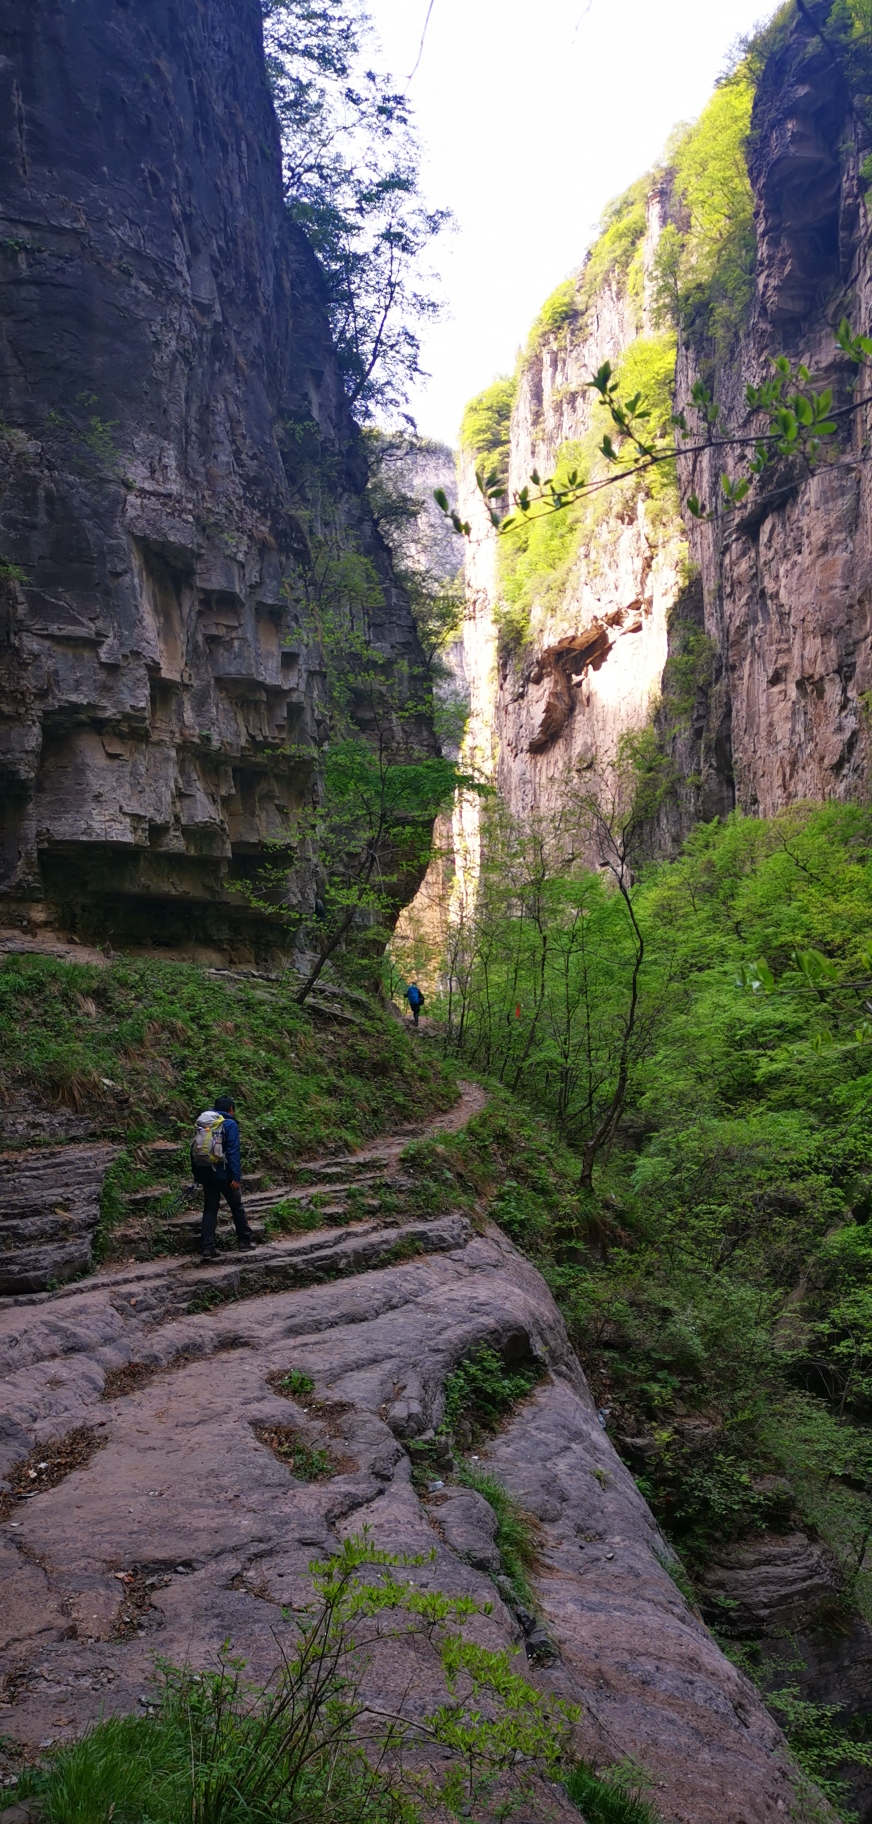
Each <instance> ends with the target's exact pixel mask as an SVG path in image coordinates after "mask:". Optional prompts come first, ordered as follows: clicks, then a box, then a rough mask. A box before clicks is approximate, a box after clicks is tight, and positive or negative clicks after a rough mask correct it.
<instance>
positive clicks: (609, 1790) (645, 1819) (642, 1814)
mask: <svg viewBox="0 0 872 1824" xmlns="http://www.w3.org/2000/svg"><path fill="white" fill-rule="evenodd" d="M566 1791H567V1793H568V1795H569V1797H570V1799H571V1800H572V1802H573V1805H577V1806H578V1809H579V1811H581V1812H583V1813H584V1817H585V1820H586V1824H657V1818H658V1813H657V1812H656V1811H655V1810H654V1808H653V1806H652V1805H649V1804H648V1802H647V1800H646V1799H643V1798H642V1797H641V1795H640V1794H639V1792H637V1791H634V1790H633V1789H632V1788H631V1787H627V1786H626V1785H624V1784H623V1783H622V1782H613V1781H610V1780H608V1779H605V1780H604V1779H602V1778H601V1777H600V1776H599V1775H598V1774H596V1773H594V1770H593V1768H592V1767H589V1766H587V1764H586V1763H585V1762H582V1763H581V1764H580V1766H578V1767H576V1768H574V1769H573V1771H572V1773H571V1774H570V1776H569V1779H568V1780H567V1781H566Z"/></svg>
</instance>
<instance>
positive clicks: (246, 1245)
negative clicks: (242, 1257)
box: [236, 1235, 257, 1254]
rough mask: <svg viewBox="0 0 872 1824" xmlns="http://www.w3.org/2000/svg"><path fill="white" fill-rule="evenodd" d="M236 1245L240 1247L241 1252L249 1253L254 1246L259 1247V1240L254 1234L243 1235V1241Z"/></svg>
mask: <svg viewBox="0 0 872 1824" xmlns="http://www.w3.org/2000/svg"><path fill="white" fill-rule="evenodd" d="M236 1246H237V1247H238V1249H239V1252H240V1254H248V1253H250V1252H251V1249H252V1248H256V1247H257V1242H256V1241H255V1239H254V1236H253V1235H243V1237H242V1239H241V1241H238V1242H237V1243H236Z"/></svg>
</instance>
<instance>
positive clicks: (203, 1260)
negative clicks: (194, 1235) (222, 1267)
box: [194, 1248, 220, 1267]
mask: <svg viewBox="0 0 872 1824" xmlns="http://www.w3.org/2000/svg"><path fill="white" fill-rule="evenodd" d="M219 1258H220V1256H219V1253H218V1249H217V1248H207V1249H206V1252H205V1253H204V1254H198V1255H197V1259H196V1261H195V1263H194V1264H195V1265H196V1266H198V1267H206V1266H208V1265H209V1262H210V1261H211V1260H218V1259H219Z"/></svg>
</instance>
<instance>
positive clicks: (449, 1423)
mask: <svg viewBox="0 0 872 1824" xmlns="http://www.w3.org/2000/svg"><path fill="white" fill-rule="evenodd" d="M541 1378H542V1369H541V1368H540V1367H539V1365H538V1363H535V1362H531V1363H529V1364H524V1365H523V1366H521V1367H518V1368H516V1369H514V1370H512V1369H509V1368H507V1367H506V1364H505V1363H504V1362H503V1361H502V1360H501V1358H500V1357H499V1356H498V1355H497V1354H496V1351H495V1350H493V1349H489V1348H488V1346H487V1344H486V1343H485V1344H483V1345H482V1347H481V1348H480V1349H479V1350H478V1351H477V1352H476V1354H475V1355H473V1356H470V1358H469V1360H468V1361H466V1362H461V1363H460V1366H459V1367H457V1368H455V1369H454V1370H453V1371H452V1373H451V1374H449V1375H448V1377H447V1379H446V1382H445V1416H444V1419H443V1424H444V1426H445V1429H446V1431H454V1430H455V1429H456V1427H457V1425H458V1424H459V1423H460V1421H461V1420H465V1421H466V1423H467V1424H468V1425H470V1426H471V1427H472V1429H473V1431H474V1432H488V1431H493V1430H494V1429H495V1428H496V1426H497V1425H498V1424H499V1422H500V1420H501V1419H502V1418H503V1417H504V1416H505V1414H506V1413H507V1412H508V1411H509V1408H510V1407H511V1406H514V1405H515V1403H516V1402H517V1401H518V1400H521V1399H523V1398H524V1396H525V1395H526V1394H528V1393H529V1392H530V1391H531V1389H532V1388H533V1387H535V1385H536V1382H537V1381H539V1380H541Z"/></svg>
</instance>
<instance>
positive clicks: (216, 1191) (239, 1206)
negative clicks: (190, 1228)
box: [200, 1176, 251, 1254]
mask: <svg viewBox="0 0 872 1824" xmlns="http://www.w3.org/2000/svg"><path fill="white" fill-rule="evenodd" d="M222 1197H223V1198H224V1201H225V1203H227V1204H229V1206H230V1214H231V1216H232V1217H233V1226H234V1228H235V1229H236V1237H237V1240H238V1241H250V1240H251V1230H250V1228H249V1226H248V1217H247V1216H246V1214H245V1208H244V1205H243V1202H242V1192H241V1191H240V1190H238V1189H237V1188H236V1187H235V1186H234V1185H232V1184H231V1183H230V1180H229V1179H227V1178H217V1177H214V1176H213V1177H211V1178H209V1179H207V1180H206V1181H205V1183H204V1185H203V1222H202V1226H201V1228H200V1246H201V1248H202V1250H203V1253H204V1254H211V1252H212V1249H213V1248H214V1246H215V1230H216V1228H217V1226H218V1205H219V1203H220V1202H221V1199H222Z"/></svg>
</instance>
